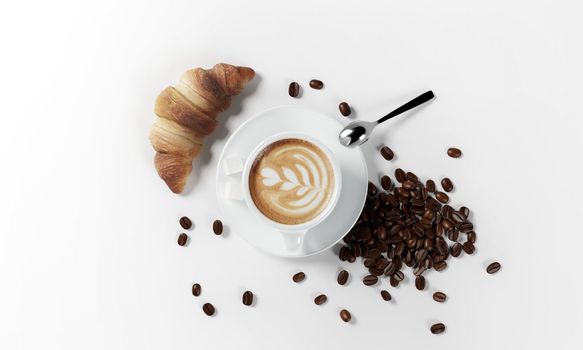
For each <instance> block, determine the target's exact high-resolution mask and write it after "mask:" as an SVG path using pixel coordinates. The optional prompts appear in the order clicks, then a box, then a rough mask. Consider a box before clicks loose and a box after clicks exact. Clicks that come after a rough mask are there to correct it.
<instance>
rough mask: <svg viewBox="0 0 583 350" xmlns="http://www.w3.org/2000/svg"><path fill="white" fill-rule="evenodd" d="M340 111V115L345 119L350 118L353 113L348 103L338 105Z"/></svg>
mask: <svg viewBox="0 0 583 350" xmlns="http://www.w3.org/2000/svg"><path fill="white" fill-rule="evenodd" d="M338 109H339V110H340V113H341V114H342V115H343V116H345V117H348V116H349V115H350V113H352V110H351V109H350V105H349V104H348V103H346V102H342V103H340V104H339V105H338Z"/></svg>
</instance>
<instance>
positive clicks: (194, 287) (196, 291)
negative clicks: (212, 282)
mask: <svg viewBox="0 0 583 350" xmlns="http://www.w3.org/2000/svg"><path fill="white" fill-rule="evenodd" d="M192 295H194V296H195V297H197V296H199V295H200V284H198V283H195V284H193V285H192Z"/></svg>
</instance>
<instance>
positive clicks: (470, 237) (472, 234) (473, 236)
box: [467, 231, 476, 244]
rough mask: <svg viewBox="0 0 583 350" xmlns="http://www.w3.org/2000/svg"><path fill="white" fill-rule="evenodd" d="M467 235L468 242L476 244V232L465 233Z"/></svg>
mask: <svg viewBox="0 0 583 350" xmlns="http://www.w3.org/2000/svg"><path fill="white" fill-rule="evenodd" d="M467 235H468V242H472V244H474V243H476V232H474V231H470V232H468V233H467Z"/></svg>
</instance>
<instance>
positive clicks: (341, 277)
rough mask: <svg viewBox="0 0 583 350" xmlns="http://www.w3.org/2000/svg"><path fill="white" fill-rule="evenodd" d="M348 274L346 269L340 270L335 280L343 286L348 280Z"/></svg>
mask: <svg viewBox="0 0 583 350" xmlns="http://www.w3.org/2000/svg"><path fill="white" fill-rule="evenodd" d="M348 276H349V274H348V271H346V270H342V271H340V272H339V273H338V277H337V278H336V281H337V282H338V284H339V285H341V286H343V285H345V284H346V282H347V281H348Z"/></svg>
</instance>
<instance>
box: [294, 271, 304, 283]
mask: <svg viewBox="0 0 583 350" xmlns="http://www.w3.org/2000/svg"><path fill="white" fill-rule="evenodd" d="M304 278H306V274H305V273H303V272H298V273H296V274H295V275H293V277H292V280H293V281H294V282H296V283H299V282H301V281H303V280H304Z"/></svg>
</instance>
